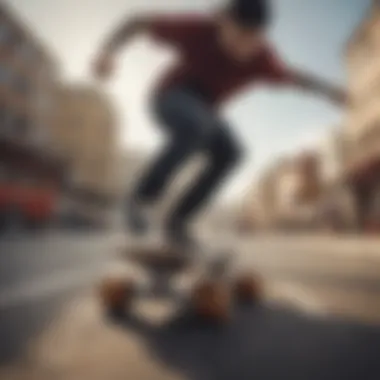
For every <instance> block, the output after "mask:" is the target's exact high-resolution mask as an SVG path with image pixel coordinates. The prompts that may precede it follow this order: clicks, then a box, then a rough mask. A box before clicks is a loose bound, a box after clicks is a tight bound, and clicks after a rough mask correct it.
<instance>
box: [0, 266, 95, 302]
mask: <svg viewBox="0 0 380 380" xmlns="http://www.w3.org/2000/svg"><path fill="white" fill-rule="evenodd" d="M94 273H95V269H94V268H92V269H90V268H86V269H85V270H84V269H82V270H74V271H69V272H62V273H58V274H54V275H49V276H45V277H43V278H40V279H38V280H35V281H28V282H25V283H23V284H21V285H18V286H15V287H13V288H9V289H5V290H3V291H1V292H0V309H5V308H10V307H15V306H19V305H20V304H24V303H27V302H35V301H36V300H37V299H41V298H45V297H48V296H51V295H53V294H57V293H60V292H62V291H65V290H68V289H70V288H74V287H76V286H80V285H84V284H86V283H88V282H89V281H91V279H93V278H94Z"/></svg>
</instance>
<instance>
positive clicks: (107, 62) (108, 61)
mask: <svg viewBox="0 0 380 380" xmlns="http://www.w3.org/2000/svg"><path fill="white" fill-rule="evenodd" d="M113 70H114V57H113V56H112V55H111V54H107V53H103V52H102V53H101V54H99V55H98V56H97V57H96V58H95V61H94V62H93V67H92V72H93V75H94V77H95V78H96V79H99V80H107V79H109V78H110V77H111V75H112V73H113Z"/></svg>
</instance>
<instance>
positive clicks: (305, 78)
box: [289, 70, 347, 104]
mask: <svg viewBox="0 0 380 380" xmlns="http://www.w3.org/2000/svg"><path fill="white" fill-rule="evenodd" d="M289 72H290V74H289V78H290V79H289V82H290V84H292V85H295V86H296V87H298V88H300V89H303V90H305V91H310V92H313V93H316V94H320V95H323V96H325V97H327V98H329V99H330V100H331V101H333V102H335V103H338V104H344V103H345V102H346V100H347V94H346V92H345V91H344V90H343V89H342V88H339V87H338V86H334V85H331V84H330V83H328V82H326V81H324V80H322V79H320V78H317V77H315V76H314V75H311V74H308V73H305V72H302V71H299V70H289Z"/></svg>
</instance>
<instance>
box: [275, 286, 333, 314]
mask: <svg viewBox="0 0 380 380" xmlns="http://www.w3.org/2000/svg"><path fill="white" fill-rule="evenodd" d="M269 298H274V300H275V301H277V300H279V301H283V302H286V303H290V304H293V305H294V306H296V307H297V308H301V309H302V310H305V311H307V312H310V313H313V314H318V315H324V314H327V310H326V308H325V307H324V305H323V303H322V302H320V301H318V299H317V298H316V297H313V296H312V295H311V294H310V292H307V291H306V290H305V289H303V288H302V287H301V286H299V285H296V284H292V283H283V282H276V283H274V284H273V285H272V286H271V287H270V288H269Z"/></svg>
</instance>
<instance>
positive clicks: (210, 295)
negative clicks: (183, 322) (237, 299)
mask: <svg viewBox="0 0 380 380" xmlns="http://www.w3.org/2000/svg"><path fill="white" fill-rule="evenodd" d="M192 296H193V298H192V303H193V308H194V312H195V314H196V315H197V316H199V317H201V318H202V319H204V320H207V321H217V322H225V321H227V320H228V319H229V317H230V312H231V297H230V292H229V291H228V287H227V286H225V284H221V283H220V282H217V281H207V282H202V283H200V284H198V285H197V286H196V287H195V289H194V291H193V295H192Z"/></svg>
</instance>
